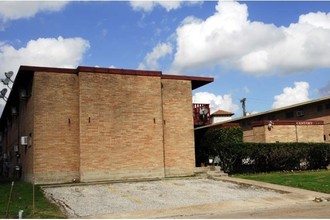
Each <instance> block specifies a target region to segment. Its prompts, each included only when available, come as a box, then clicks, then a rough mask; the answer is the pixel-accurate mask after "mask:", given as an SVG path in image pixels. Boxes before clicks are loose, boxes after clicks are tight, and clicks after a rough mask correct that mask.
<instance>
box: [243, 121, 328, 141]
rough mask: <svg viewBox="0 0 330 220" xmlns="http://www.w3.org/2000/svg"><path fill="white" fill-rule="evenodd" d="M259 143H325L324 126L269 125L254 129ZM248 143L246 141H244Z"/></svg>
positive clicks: (255, 139) (255, 138) (255, 137)
mask: <svg viewBox="0 0 330 220" xmlns="http://www.w3.org/2000/svg"><path fill="white" fill-rule="evenodd" d="M253 132H254V141H253V142H257V143H264V142H265V143H276V142H323V136H322V133H323V125H273V127H272V128H271V129H268V126H267V125H263V126H256V127H253ZM244 141H246V140H244Z"/></svg>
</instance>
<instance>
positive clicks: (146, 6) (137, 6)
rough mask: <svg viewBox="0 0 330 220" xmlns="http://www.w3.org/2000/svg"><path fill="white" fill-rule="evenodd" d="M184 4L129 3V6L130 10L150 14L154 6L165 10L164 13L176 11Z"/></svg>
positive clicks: (160, 2)
mask: <svg viewBox="0 0 330 220" xmlns="http://www.w3.org/2000/svg"><path fill="white" fill-rule="evenodd" d="M183 3H184V1H162V0H159V1H150V0H146V1H137V0H135V1H130V5H131V6H132V8H133V9H134V10H136V11H139V10H141V11H146V12H150V11H152V10H153V9H154V8H155V7H156V6H161V7H163V8H165V9H166V11H170V10H174V9H178V8H180V7H181V5H182V4H183Z"/></svg>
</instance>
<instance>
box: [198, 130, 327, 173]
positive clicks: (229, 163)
mask: <svg viewBox="0 0 330 220" xmlns="http://www.w3.org/2000/svg"><path fill="white" fill-rule="evenodd" d="M196 138H197V142H196V155H197V157H196V161H197V163H202V162H204V163H205V162H206V163H207V161H208V159H209V158H215V156H219V158H220V162H219V165H220V166H221V167H222V169H223V170H224V171H225V172H227V173H242V172H269V171H283V170H308V169H322V168H325V167H327V166H328V165H329V164H330V144H328V143H243V132H242V130H241V128H239V127H221V128H215V129H209V130H207V131H204V132H200V133H197V135H196Z"/></svg>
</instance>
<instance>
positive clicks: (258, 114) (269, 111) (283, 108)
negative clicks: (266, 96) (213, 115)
mask: <svg viewBox="0 0 330 220" xmlns="http://www.w3.org/2000/svg"><path fill="white" fill-rule="evenodd" d="M328 99H329V100H330V96H325V97H322V98H318V99H313V100H309V101H306V102H300V103H297V104H294V105H289V106H285V107H282V108H276V109H272V110H268V111H264V112H260V113H256V114H251V115H247V116H242V117H239V118H234V119H230V120H226V121H222V122H218V123H214V124H210V125H205V126H201V127H198V128H195V130H198V129H203V128H209V127H213V126H219V125H221V124H225V123H234V122H238V121H241V120H245V119H249V118H254V117H258V116H261V115H266V114H270V113H274V112H279V111H283V110H287V109H291V108H296V107H300V106H304V105H309V104H314V103H317V102H322V101H326V100H328Z"/></svg>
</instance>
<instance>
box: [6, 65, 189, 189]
mask: <svg viewBox="0 0 330 220" xmlns="http://www.w3.org/2000/svg"><path fill="white" fill-rule="evenodd" d="M54 71H56V69H55V70H54ZM64 71H65V70H61V72H60V73H57V72H41V70H40V71H39V72H35V73H34V76H33V78H32V80H33V83H31V85H32V89H31V91H32V95H31V97H30V98H28V99H27V100H23V101H21V102H20V108H19V109H20V112H19V115H20V118H21V126H20V131H19V132H20V136H22V135H24V136H30V135H31V138H32V146H31V147H29V148H26V150H25V147H22V148H21V149H20V153H21V155H22V157H21V162H22V166H23V179H24V180H25V181H29V182H33V181H34V182H35V183H37V184H46V183H63V182H71V181H72V180H73V179H78V180H81V181H82V182H88V181H101V180H118V179H130V178H134V179H136V178H163V177H172V176H182V175H192V174H193V170H194V167H195V152H194V151H195V149H194V132H193V116H192V109H191V93H192V92H191V90H192V87H191V81H190V80H186V79H180V78H178V79H168V78H167V77H166V79H162V77H161V75H157V74H151V75H152V76H150V75H149V76H143V75H130V74H129V73H128V72H129V71H126V72H124V73H123V74H112V73H96V72H93V73H89V72H79V73H77V74H75V73H74V71H68V73H65V72H64ZM85 71H87V70H85ZM117 73H118V70H117ZM8 129H9V132H8V135H9V136H8V137H6V140H5V141H6V146H13V144H15V143H17V141H18V137H17V123H16V122H15V121H13V123H12V126H11V127H10V128H8Z"/></svg>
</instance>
